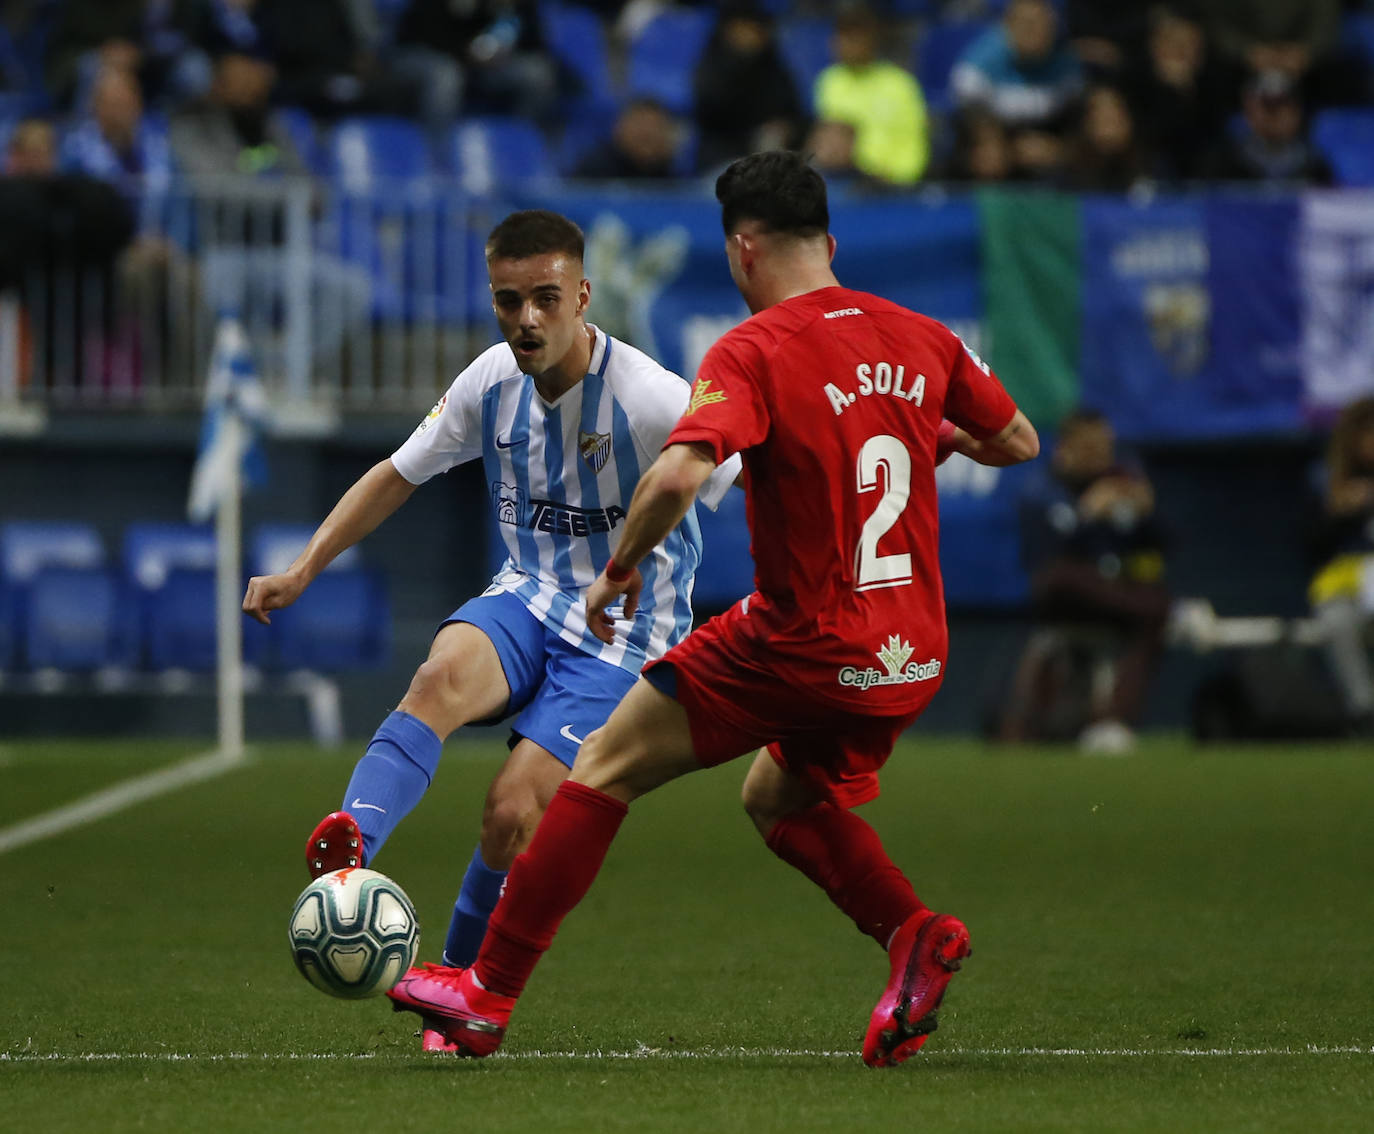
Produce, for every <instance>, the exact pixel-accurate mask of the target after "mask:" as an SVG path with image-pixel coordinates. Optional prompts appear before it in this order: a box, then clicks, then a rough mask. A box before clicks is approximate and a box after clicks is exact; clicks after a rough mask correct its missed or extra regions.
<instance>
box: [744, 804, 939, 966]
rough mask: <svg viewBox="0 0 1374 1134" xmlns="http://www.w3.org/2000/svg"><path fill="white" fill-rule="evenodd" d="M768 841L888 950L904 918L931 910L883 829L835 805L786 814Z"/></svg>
mask: <svg viewBox="0 0 1374 1134" xmlns="http://www.w3.org/2000/svg"><path fill="white" fill-rule="evenodd" d="M766 842H767V843H768V848H769V850H771V851H772V852H773V853H774V854H775V855H777V856H778V857H779V858H780V859H782V860H783V862H786V863H788V864H790V865H792V866H795V867H796V868H797V869H798V870H800V871H801V872H802V873H803V874H805V875H806V876H807V877H808V878H810V879H811V881H812V882H814V883H816V885H817V886H819V887H820V888H821V889H822V890H824V891H825V892H826V893H827V894H828V895H829V896H830V900H831V901H832V902H834V903H835V904H836V905H837V906H839V907H840V909H841V910H843V911H844V912H845V913H846V914H848V915H849V916H850V917H851V918H853V919H854V924H855V925H857V926H858V927H859V929H860V930H861V931H862V932H864V933H867V934H868V935H869V936H870V937H872V938H873V939H874V940H875V941H877V942H878V944H879V945H881V946H882V947H883V948H884V949H886V948H887V943H888V941H889V940H891V938H892V934H893V932H894V931H895V930H896V929H897V927H898V926H899V925H901V924H902V922H904V921H906V919H907V918H909V917H910V916H911V915H912V914H914V913H918V912H919V911H921V910H923V909H925V908H926V907H925V904H924V903H923V902H922V901H921V899H920V898H918V897H917V896H916V894H915V892H914V891H913V890H912V889H911V883H910V882H908V881H907V879H906V875H905V874H903V873H902V872H901V871H900V870H898V869H897V867H896V865H895V864H894V863H893V861H892V860H891V859H890V858H888V857H887V852H886V851H885V850H883V844H882V840H881V839H879V838H878V832H877V831H875V830H874V829H873V828H872V827H870V826H869V825H868V824H867V823H865V822H864V821H863V820H862V819H860V818H859V817H858V816H857V815H855V814H853V813H852V812H850V811H845V810H843V809H842V808H839V807H836V806H835V805H834V804H831V803H822V804H818V805H817V806H815V807H813V808H811V809H810V810H808V811H802V812H799V813H798V814H796V815H789V816H787V818H785V819H782V820H780V821H779V822H778V823H777V824H775V825H774V827H773V829H772V830H771V831H769V832H768V836H767V839H766Z"/></svg>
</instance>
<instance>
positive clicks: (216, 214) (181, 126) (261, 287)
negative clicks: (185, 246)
mask: <svg viewBox="0 0 1374 1134" xmlns="http://www.w3.org/2000/svg"><path fill="white" fill-rule="evenodd" d="M273 77H274V70H273V67H272V65H271V64H270V63H268V62H266V61H265V60H262V59H258V58H254V57H253V56H249V55H240V54H237V53H234V52H226V53H225V54H224V55H221V56H220V58H219V59H218V60H217V61H216V64H215V77H214V83H213V85H212V87H211V89H210V94H209V97H208V98H207V99H205V100H204V101H203V102H202V103H200V104H198V105H196V106H193V107H189V108H187V109H186V110H184V111H182V112H181V113H179V114H176V115H174V116H173V118H172V122H171V130H170V133H171V142H172V155H173V159H174V160H175V162H176V165H177V167H178V169H180V170H181V171H183V172H185V173H188V174H191V175H192V176H199V177H203V178H204V177H213V178H220V179H223V178H225V177H226V175H233V174H238V175H240V176H241V177H251V178H254V179H255V180H256V181H259V182H266V183H267V184H268V185H269V186H271V185H274V184H275V183H277V182H279V181H281V180H283V179H286V178H294V179H297V181H299V180H300V179H304V178H305V177H307V176H308V175H309V169H308V168H307V166H306V164H305V162H304V160H303V159H302V158H301V155H300V153H299V152H298V151H297V149H296V147H295V144H294V143H293V141H292V139H291V133H290V131H289V130H287V128H286V127H285V126H284V125H283V123H282V122H281V120H280V119H279V118H278V117H277V116H276V115H275V114H273V113H272V112H271V107H270V106H269V103H268V97H269V95H270V94H271V91H272V82H273ZM291 191H293V190H292V189H291V188H290V187H289V186H285V185H283V186H282V187H281V190H280V191H279V192H276V193H272V192H267V191H265V190H264V188H262V187H257V188H255V190H254V192H253V193H252V194H251V197H240V196H236V194H235V186H234V184H233V182H232V180H228V181H225V183H224V192H223V194H222V195H216V196H215V197H212V198H211V199H210V200H209V201H208V202H207V206H208V207H209V208H210V210H212V211H210V212H206V211H202V213H201V214H199V215H200V216H201V218H202V219H201V221H200V224H201V226H202V227H201V231H200V232H199V234H198V235H199V238H200V241H201V243H202V247H203V249H204V255H203V257H202V262H201V276H202V279H203V281H204V285H205V291H206V301H207V302H208V303H209V304H210V306H211V309H212V310H213V311H215V312H216V313H220V312H224V311H239V312H242V311H244V310H245V309H246V307H247V306H248V304H250V303H255V304H258V305H262V304H263V302H264V298H265V303H266V306H268V307H271V306H273V304H274V298H275V297H280V296H281V294H282V290H283V288H284V287H285V286H286V280H287V277H288V271H287V259H286V255H287V254H286V251H285V249H284V247H283V245H284V242H285V241H286V239H287V232H286V202H287V196H286V194H287V193H288V192H291ZM306 242H307V243H308V242H309V237H308V235H307V237H306ZM310 269H311V284H312V303H311V305H310V314H311V320H312V332H313V341H314V347H315V351H316V353H317V354H327V353H329V352H332V351H335V350H337V349H338V348H339V347H340V345H341V344H342V342H343V339H344V335H345V333H346V331H347V330H348V328H349V327H350V326H352V325H353V324H354V323H356V322H357V321H358V320H360V319H362V318H364V317H365V316H366V313H367V309H368V305H369V303H370V294H371V288H370V283H369V281H368V278H367V276H366V273H365V272H363V271H362V270H361V269H359V268H357V267H355V266H353V265H349V264H346V263H344V262H343V261H341V260H340V259H338V258H337V257H335V256H331V255H328V254H326V253H323V252H319V251H316V252H314V253H313V254H312V255H311V257H310Z"/></svg>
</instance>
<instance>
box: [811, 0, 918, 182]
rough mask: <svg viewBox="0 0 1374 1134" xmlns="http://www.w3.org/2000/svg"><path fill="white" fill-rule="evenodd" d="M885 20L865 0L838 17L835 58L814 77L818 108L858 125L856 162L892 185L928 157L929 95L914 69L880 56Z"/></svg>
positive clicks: (912, 174) (911, 175) (914, 175)
mask: <svg viewBox="0 0 1374 1134" xmlns="http://www.w3.org/2000/svg"><path fill="white" fill-rule="evenodd" d="M882 32H883V28H882V23H881V22H880V21H879V19H878V17H877V15H876V14H875V13H874V11H873V10H872V9H871V8H869V7H868V6H867V5H863V4H858V5H853V6H850V7H847V8H844V9H842V10H841V12H840V14H839V16H837V17H836V20H835V32H834V37H833V41H832V42H833V51H834V55H835V60H836V61H835V63H833V64H832V65H831V66H829V67H827V68H826V69H825V70H824V71H822V72H821V74H820V76H819V77H818V78H817V79H816V90H815V110H816V114H817V115H818V116H819V117H820V118H822V119H825V120H827V121H830V122H847V123H849V125H851V126H852V127H853V128H854V159H853V161H854V167H855V168H856V169H857V170H858V171H859V172H860V173H862V174H865V175H867V176H868V177H871V178H876V179H878V180H880V181H885V182H887V183H889V184H892V185H910V184H912V183H914V182H916V181H919V180H920V178H921V175H922V174H923V173H925V170H926V166H927V165H928V164H929V161H930V128H929V124H928V122H927V119H926V104H925V99H924V97H923V96H922V94H921V88H920V85H919V84H918V83H917V82H916V78H915V76H914V75H912V74H911V72H909V71H907V70H906V69H905V68H903V67H899V66H898V65H897V64H896V63H892V62H890V61H888V60H886V59H882V58H880V55H879V46H880V44H881V42H882Z"/></svg>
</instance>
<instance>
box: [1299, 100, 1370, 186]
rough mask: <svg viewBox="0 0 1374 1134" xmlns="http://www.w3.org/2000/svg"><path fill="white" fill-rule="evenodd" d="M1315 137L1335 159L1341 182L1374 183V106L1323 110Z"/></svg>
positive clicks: (1333, 164)
mask: <svg viewBox="0 0 1374 1134" xmlns="http://www.w3.org/2000/svg"><path fill="white" fill-rule="evenodd" d="M1312 141H1313V142H1314V143H1315V144H1316V147H1317V148H1318V149H1319V150H1321V152H1322V154H1323V155H1324V156H1325V157H1326V160H1327V161H1328V162H1330V163H1331V170H1332V172H1333V173H1334V174H1335V178H1336V184H1337V185H1347V186H1357V187H1360V188H1371V187H1374V109H1366V108H1358V109H1356V108H1346V107H1339V108H1334V109H1331V110H1322V111H1319V112H1318V113H1317V115H1316V117H1315V118H1314V119H1313V120H1312Z"/></svg>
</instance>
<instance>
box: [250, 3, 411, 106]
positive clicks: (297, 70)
mask: <svg viewBox="0 0 1374 1134" xmlns="http://www.w3.org/2000/svg"><path fill="white" fill-rule="evenodd" d="M374 16H375V12H374V11H373V10H372V8H371V6H370V5H368V4H360V3H357V2H356V0H257V6H256V11H255V18H256V22H257V27H258V29H259V31H260V33H261V37H262V44H261V45H260V46H259V47H257V48H256V49H255V50H256V51H258V52H259V53H261V52H263V51H264V50H265V51H266V52H267V53H270V57H271V59H272V61H273V62H274V63H275V65H276V68H277V89H276V92H275V95H276V98H277V101H278V102H281V103H285V104H287V105H292V106H302V107H304V108H305V109H307V110H309V111H310V112H311V113H312V114H315V115H318V116H320V117H322V118H335V117H338V116H340V115H345V114H414V113H415V112H416V111H417V110H418V109H419V106H420V93H419V89H418V85H417V83H416V82H415V80H414V78H413V77H411V76H408V75H405V74H399V73H393V72H390V71H387V70H385V69H383V68H382V67H381V66H380V64H379V60H378V58H377V55H376V52H375V47H376V28H375V24H374V21H373V20H372V17H374Z"/></svg>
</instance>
